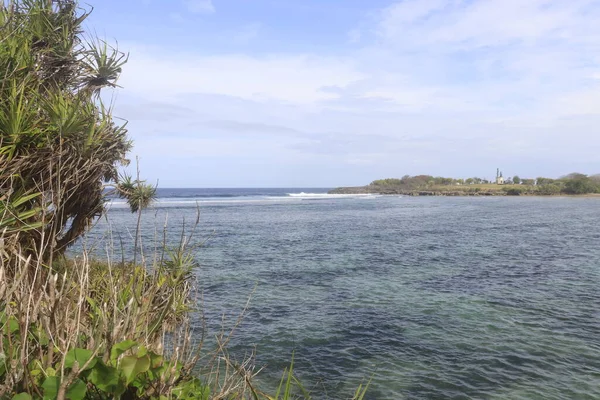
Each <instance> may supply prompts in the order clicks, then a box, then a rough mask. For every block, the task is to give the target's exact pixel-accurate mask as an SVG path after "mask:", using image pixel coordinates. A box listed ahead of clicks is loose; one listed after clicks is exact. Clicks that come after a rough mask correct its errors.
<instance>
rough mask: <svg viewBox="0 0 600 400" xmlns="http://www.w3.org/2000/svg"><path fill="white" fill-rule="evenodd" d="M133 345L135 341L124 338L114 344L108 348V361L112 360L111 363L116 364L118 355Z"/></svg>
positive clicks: (135, 343)
mask: <svg viewBox="0 0 600 400" xmlns="http://www.w3.org/2000/svg"><path fill="white" fill-rule="evenodd" d="M135 345H137V342H134V341H133V340H125V341H123V342H120V343H117V344H115V345H114V346H113V347H112V349H110V361H112V363H113V364H116V363H117V359H118V358H119V356H120V355H121V354H123V353H125V352H126V351H127V350H129V349H131V348H132V347H134V346H135Z"/></svg>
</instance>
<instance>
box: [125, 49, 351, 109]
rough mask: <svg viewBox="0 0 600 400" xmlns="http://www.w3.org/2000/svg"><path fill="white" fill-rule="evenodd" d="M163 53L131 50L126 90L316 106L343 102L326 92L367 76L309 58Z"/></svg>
mask: <svg viewBox="0 0 600 400" xmlns="http://www.w3.org/2000/svg"><path fill="white" fill-rule="evenodd" d="M163 51H166V50H164V49H162V50H158V51H157V52H156V53H155V52H154V51H153V50H149V49H147V50H140V49H138V50H132V51H131V54H132V55H131V57H130V61H129V64H128V66H127V68H128V72H127V73H126V74H124V75H123V79H122V82H121V83H122V84H123V85H124V86H125V87H127V89H128V91H130V92H133V93H136V94H138V95H143V96H145V97H149V98H164V97H168V96H171V97H172V96H177V95H181V94H189V93H206V94H218V95H226V96H232V97H238V98H242V99H247V100H256V101H281V102H286V103H292V104H307V105H308V104H313V103H315V102H318V101H323V100H331V99H335V98H337V97H339V95H336V94H335V93H330V92H326V91H323V90H321V89H322V88H323V87H326V86H330V85H335V86H340V87H344V86H346V85H349V84H351V83H352V82H355V81H357V80H359V79H361V77H362V75H361V74H360V73H359V72H358V71H356V70H355V69H354V68H353V67H352V65H351V64H352V63H351V62H349V61H348V60H342V59H336V58H331V57H320V56H310V55H273V56H267V57H253V56H247V55H237V54H230V55H219V56H198V55H195V54H170V55H169V56H168V57H165V56H164V55H163V54H162V53H163Z"/></svg>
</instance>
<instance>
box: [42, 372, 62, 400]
mask: <svg viewBox="0 0 600 400" xmlns="http://www.w3.org/2000/svg"><path fill="white" fill-rule="evenodd" d="M59 386H60V379H59V378H58V376H49V377H47V378H46V379H45V380H44V383H42V389H44V400H54V399H56V395H57V394H58V387H59Z"/></svg>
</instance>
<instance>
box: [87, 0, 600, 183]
mask: <svg viewBox="0 0 600 400" xmlns="http://www.w3.org/2000/svg"><path fill="white" fill-rule="evenodd" d="M90 1H91V2H92V5H93V6H94V8H95V9H94V12H93V14H92V16H91V17H90V19H89V20H88V21H87V23H86V25H87V28H88V30H89V31H93V32H96V33H97V34H98V35H99V36H100V37H103V38H106V39H108V40H109V41H118V43H119V48H120V49H122V50H124V51H128V52H130V61H129V63H128V65H127V66H126V68H125V70H124V72H123V75H122V77H121V79H120V81H119V84H120V85H121V86H122V87H123V88H122V89H119V90H117V91H116V92H115V93H114V97H113V98H114V100H115V114H116V115H118V116H120V117H122V118H125V119H127V120H128V121H129V125H128V128H129V131H130V135H131V137H132V138H133V139H134V140H135V148H134V151H133V153H132V156H135V155H138V156H139V157H140V160H141V169H142V171H143V174H144V175H145V176H146V177H147V178H149V179H150V180H158V181H159V185H160V186H162V187H261V186H264V187H267V186H269V187H276V186H279V187H294V186H295V187H311V186H312V187H317V186H320V187H333V186H341V185H362V184H366V183H368V182H370V181H372V180H374V179H378V178H386V177H400V176H402V175H405V174H411V175H412V174H421V173H424V174H432V175H443V176H454V177H469V176H480V177H484V178H491V177H493V176H494V175H495V171H496V168H497V167H500V168H501V169H502V170H503V171H504V173H505V175H511V176H512V175H513V174H518V175H520V176H522V177H527V176H529V177H535V176H540V175H544V176H551V177H556V176H560V175H564V174H567V173H569V172H573V171H580V172H583V173H598V172H600V162H599V161H600V158H599V156H598V155H599V154H600V24H599V23H598V21H600V1H599V0H569V1H565V0H553V1H551V0H527V1H524V0H404V1H391V0H385V1H384V0H369V1H366V0H128V1H126V2H124V1H117V0H103V1H101V2H100V1H93V0H90Z"/></svg>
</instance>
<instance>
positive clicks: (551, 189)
mask: <svg viewBox="0 0 600 400" xmlns="http://www.w3.org/2000/svg"><path fill="white" fill-rule="evenodd" d="M561 190H562V188H561V186H560V185H557V184H555V183H547V184H543V185H539V186H538V187H537V192H538V193H539V194H543V195H553V194H559V193H560V192H561Z"/></svg>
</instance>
